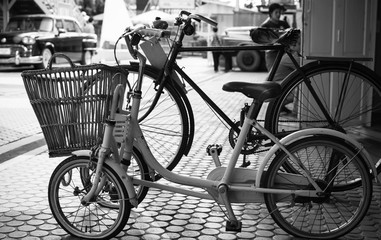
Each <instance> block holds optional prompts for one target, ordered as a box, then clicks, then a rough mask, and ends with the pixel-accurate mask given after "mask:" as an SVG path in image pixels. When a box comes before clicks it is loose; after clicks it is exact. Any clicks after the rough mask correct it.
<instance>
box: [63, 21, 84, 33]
mask: <svg viewBox="0 0 381 240" xmlns="http://www.w3.org/2000/svg"><path fill="white" fill-rule="evenodd" d="M64 25H65V29H66V31H68V32H81V29H80V28H79V26H78V24H77V23H76V22H74V21H71V20H65V21H64Z"/></svg>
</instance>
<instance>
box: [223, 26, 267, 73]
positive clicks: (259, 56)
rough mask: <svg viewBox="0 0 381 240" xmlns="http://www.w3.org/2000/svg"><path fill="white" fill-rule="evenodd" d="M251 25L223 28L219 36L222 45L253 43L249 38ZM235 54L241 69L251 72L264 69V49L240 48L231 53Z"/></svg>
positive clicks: (248, 44) (247, 44) (250, 44)
mask: <svg viewBox="0 0 381 240" xmlns="http://www.w3.org/2000/svg"><path fill="white" fill-rule="evenodd" d="M252 28H253V26H243V27H230V28H227V29H225V35H223V36H221V39H222V45H224V46H252V45H255V43H254V42H253V41H252V40H251V38H250V29H252ZM233 55H235V56H236V62H237V66H238V67H239V68H240V69H241V70H242V71H247V72H252V71H258V70H266V63H265V54H264V51H257V50H241V51H237V52H235V53H233Z"/></svg>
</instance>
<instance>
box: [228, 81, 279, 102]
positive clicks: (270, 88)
mask: <svg viewBox="0 0 381 240" xmlns="http://www.w3.org/2000/svg"><path fill="white" fill-rule="evenodd" d="M222 90H224V91H227V92H240V93H243V94H244V95H245V96H247V97H249V98H255V99H257V100H258V101H261V102H264V101H266V100H268V99H271V98H276V97H278V96H279V94H280V93H281V91H282V88H281V86H280V84H279V83H277V82H263V83H248V82H229V83H225V84H224V85H223V86H222Z"/></svg>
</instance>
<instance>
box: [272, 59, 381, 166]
mask: <svg viewBox="0 0 381 240" xmlns="http://www.w3.org/2000/svg"><path fill="white" fill-rule="evenodd" d="M349 64H350V62H324V61H323V62H312V63H309V64H307V65H305V66H303V67H302V70H303V72H304V74H305V76H306V77H307V79H308V80H309V81H311V85H312V86H313V88H314V90H315V92H316V93H317V95H318V97H319V99H320V100H321V101H322V103H323V105H324V107H325V109H326V110H327V111H328V112H329V114H330V116H331V118H332V119H333V120H334V123H333V124H329V123H328V122H327V119H326V118H325V117H324V116H322V114H321V111H320V110H319V109H318V107H317V106H316V105H317V104H316V100H314V98H313V97H312V96H311V92H310V91H309V90H308V89H307V87H306V85H305V83H304V81H305V80H304V77H303V75H302V74H301V73H300V72H299V71H297V70H295V71H294V72H292V73H291V74H290V75H289V76H287V77H286V79H285V80H284V81H283V82H282V94H281V95H280V96H279V98H277V99H275V100H274V101H271V102H270V103H269V106H268V108H267V111H266V121H265V127H266V128H267V129H268V130H269V131H270V132H272V133H274V134H277V133H279V134H280V133H282V135H283V134H287V133H288V132H289V133H291V132H293V131H297V130H300V129H304V128H312V127H329V128H333V129H336V130H339V131H342V132H344V133H346V134H351V135H353V136H356V135H358V128H359V126H360V125H361V126H370V124H371V120H372V119H371V117H370V114H371V112H373V111H380V112H381V101H380V100H373V99H381V82H380V81H379V79H380V78H379V76H377V74H376V73H374V72H373V71H371V70H370V69H369V68H367V67H365V66H363V65H361V64H359V63H356V62H353V63H352V68H351V72H350V76H349V78H348V79H347V81H344V80H343V79H344V77H345V74H346V73H347V72H348V69H349ZM327 76H331V78H330V79H329V78H328V77H327ZM345 84H347V85H346V90H345V91H342V93H344V94H343V95H341V96H343V98H342V99H341V101H340V103H339V100H337V101H336V102H334V101H333V98H331V97H330V96H340V91H341V90H343V89H344V88H343V87H345ZM328 86H334V89H335V90H332V89H333V88H331V90H329V87H328ZM298 89H299V90H298ZM359 89H361V91H359ZM295 93H297V96H296V94H295ZM294 96H295V97H294ZM291 101H292V102H291ZM288 102H291V103H288ZM340 105H341V106H344V108H345V106H351V108H350V109H347V110H346V111H342V109H341V111H340V110H339V111H337V109H340V107H339V108H337V109H336V107H337V106H340ZM284 106H286V107H287V108H288V110H290V112H291V113H290V112H289V113H288V114H284V112H283V107H284ZM357 140H359V141H360V142H361V140H360V139H357ZM377 172H378V173H380V172H381V165H380V166H378V167H377Z"/></svg>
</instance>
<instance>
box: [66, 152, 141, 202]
mask: <svg viewBox="0 0 381 240" xmlns="http://www.w3.org/2000/svg"><path fill="white" fill-rule="evenodd" d="M72 154H73V155H75V156H83V157H90V155H91V151H90V150H77V151H74V152H72ZM105 164H107V165H109V166H110V167H111V168H112V169H113V170H114V171H115V172H116V173H117V174H118V175H119V176H120V178H121V179H122V181H123V184H124V186H125V188H126V189H127V193H128V197H129V200H130V203H131V204H132V206H134V207H137V206H138V200H137V198H136V192H135V188H134V185H133V184H132V180H131V177H129V176H128V175H127V174H126V172H125V171H124V170H123V168H122V167H121V166H120V164H118V163H116V162H114V161H113V160H111V159H107V160H106V161H105Z"/></svg>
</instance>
